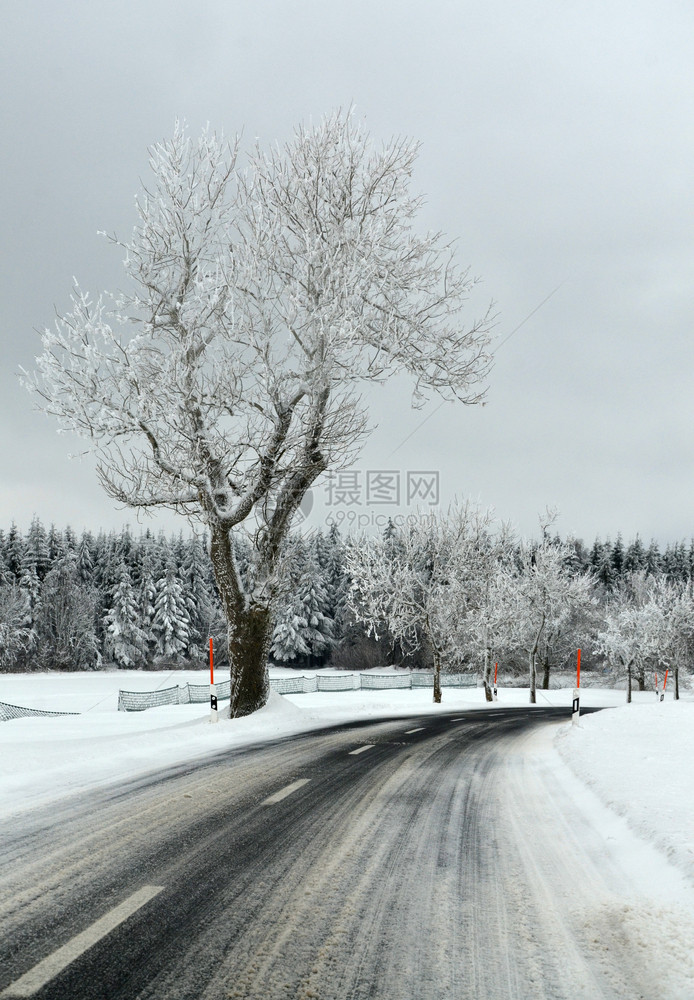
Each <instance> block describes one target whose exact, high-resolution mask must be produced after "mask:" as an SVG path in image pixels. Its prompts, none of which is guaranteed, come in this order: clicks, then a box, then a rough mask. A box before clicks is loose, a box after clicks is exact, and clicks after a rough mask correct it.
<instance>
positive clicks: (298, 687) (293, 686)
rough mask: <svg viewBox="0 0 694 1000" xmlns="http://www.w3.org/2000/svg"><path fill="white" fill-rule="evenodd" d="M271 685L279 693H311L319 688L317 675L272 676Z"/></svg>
mask: <svg viewBox="0 0 694 1000" xmlns="http://www.w3.org/2000/svg"><path fill="white" fill-rule="evenodd" d="M270 687H271V688H272V690H273V691H276V692H277V694H311V693H312V692H313V691H317V690H318V684H317V682H316V678H315V677H271V678H270Z"/></svg>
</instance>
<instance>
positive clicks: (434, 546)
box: [346, 503, 491, 702]
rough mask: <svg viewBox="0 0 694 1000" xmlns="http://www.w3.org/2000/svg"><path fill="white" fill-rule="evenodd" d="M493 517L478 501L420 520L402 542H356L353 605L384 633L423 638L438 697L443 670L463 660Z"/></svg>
mask: <svg viewBox="0 0 694 1000" xmlns="http://www.w3.org/2000/svg"><path fill="white" fill-rule="evenodd" d="M490 521H491V514H490V513H489V512H482V511H480V510H478V509H477V508H476V507H474V506H473V505H472V504H470V503H463V504H454V505H452V506H451V508H450V509H449V510H448V512H447V513H446V515H441V516H434V515H430V516H428V517H422V518H415V519H413V523H412V524H411V525H410V526H409V527H407V528H405V529H404V530H403V531H402V532H401V533H400V534H399V535H398V536H396V537H395V538H394V539H389V538H370V539H369V538H361V539H353V540H352V541H351V543H350V544H349V545H348V546H347V559H346V562H347V567H348V570H349V573H350V575H351V577H352V581H353V583H352V591H351V598H350V603H351V607H352V609H353V611H354V613H355V615H356V616H357V618H358V619H359V620H360V621H363V622H365V623H366V624H367V626H368V627H369V628H370V629H371V630H372V632H373V634H374V635H375V634H376V627H377V626H378V625H379V624H382V623H385V624H387V626H388V629H389V631H390V633H391V634H392V635H393V637H394V638H395V639H399V640H404V641H405V642H406V643H408V644H410V645H415V644H417V643H418V642H419V641H420V640H421V637H422V636H423V637H424V639H425V641H426V643H427V644H428V646H429V648H430V651H431V654H432V658H433V661H434V701H435V702H440V701H441V670H442V668H443V667H444V666H445V665H446V664H450V663H453V662H456V661H457V659H458V654H459V648H460V644H459V637H460V621H461V618H462V616H463V615H464V613H465V607H466V603H467V602H468V601H469V600H471V599H473V600H474V595H475V593H476V589H477V588H478V586H479V584H478V581H477V579H476V573H475V569H474V567H476V566H478V564H479V563H480V561H481V559H482V560H484V555H481V554H482V553H483V552H484V550H485V549H486V546H487V545H488V541H489V524H490Z"/></svg>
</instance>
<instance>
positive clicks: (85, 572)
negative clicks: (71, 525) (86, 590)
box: [76, 531, 94, 584]
mask: <svg viewBox="0 0 694 1000" xmlns="http://www.w3.org/2000/svg"><path fill="white" fill-rule="evenodd" d="M93 550H94V539H93V537H92V535H91V532H89V531H84V532H82V537H81V538H80V541H79V545H78V546H77V554H76V559H77V573H78V575H79V578H80V580H81V581H82V583H86V584H91V583H92V580H93V576H94V556H93V554H92V553H93Z"/></svg>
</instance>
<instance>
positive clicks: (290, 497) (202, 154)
mask: <svg viewBox="0 0 694 1000" xmlns="http://www.w3.org/2000/svg"><path fill="white" fill-rule="evenodd" d="M237 146H238V144H229V143H228V142H226V141H225V140H224V139H223V138H219V137H217V136H216V135H215V134H214V133H213V132H212V131H210V130H209V129H208V130H206V131H205V132H203V134H202V136H201V137H200V139H199V140H198V141H197V142H194V141H192V140H191V138H190V137H189V136H188V135H187V133H186V131H185V129H184V128H181V127H179V126H177V127H176V130H175V133H174V136H173V138H172V139H171V140H170V141H166V142H162V143H160V144H158V145H156V146H154V147H153V149H152V150H151V154H150V163H151V167H152V171H153V181H152V184H151V186H150V188H149V189H146V190H144V192H143V193H142V195H141V196H140V197H139V198H138V201H137V211H138V215H139V221H138V223H137V225H136V227H135V230H134V232H133V235H132V238H131V240H130V241H129V242H126V243H120V242H119V241H117V240H115V239H114V242H115V243H116V244H117V245H118V246H120V247H121V248H122V249H123V250H124V251H125V261H124V266H125V271H126V278H127V279H128V285H127V289H126V291H125V292H123V293H120V294H118V295H116V296H105V297H102V298H99V299H98V300H96V301H92V300H91V299H90V297H89V295H87V294H86V293H84V292H82V291H80V290H79V288H78V287H77V286H75V290H74V293H73V308H72V310H71V311H70V312H69V313H68V314H67V315H64V316H61V317H59V318H58V320H57V322H56V324H55V328H54V329H51V330H46V331H45V333H44V335H43V354H42V355H41V357H40V358H38V361H37V370H36V372H35V373H34V375H33V376H31V377H29V379H28V382H29V385H30V387H33V389H34V390H35V391H36V393H37V399H38V401H39V405H40V406H42V407H43V408H44V409H45V410H46V411H47V412H49V413H51V414H53V415H54V416H56V417H57V418H58V420H59V421H60V423H61V425H62V426H63V427H64V428H66V429H68V430H70V431H73V432H77V433H78V434H81V435H83V436H84V437H86V438H87V439H88V441H89V443H90V446H91V448H92V449H94V450H95V451H96V452H97V453H98V456H99V465H98V474H99V476H100V479H101V482H102V483H103V486H104V487H105V489H106V491H107V493H108V494H109V496H111V497H113V498H115V499H116V500H118V501H120V502H122V503H123V504H126V505H128V506H130V507H135V508H154V507H167V508H171V509H173V510H175V511H178V512H180V513H182V514H185V515H187V516H189V517H193V518H196V519H199V520H201V521H202V522H204V524H205V525H206V527H207V529H208V531H209V534H210V540H211V541H210V545H211V558H212V563H213V567H214V573H215V578H216V583H217V587H218V590H219V594H220V597H221V601H222V605H223V608H224V612H225V615H226V618H227V621H228V625H229V653H230V661H231V681H232V684H231V714H232V716H238V715H245V714H248V713H250V712H252V711H255V710H256V709H257V708H259V707H261V706H262V705H263V704H264V703H265V701H266V700H267V696H268V691H269V681H268V673H267V653H268V648H269V643H270V641H271V636H272V626H273V623H272V617H273V601H274V596H275V592H276V587H277V580H278V572H279V570H278V567H279V565H280V562H281V556H282V549H283V545H284V541H285V539H286V536H287V533H288V531H289V528H290V525H291V521H292V517H293V515H294V514H295V512H296V510H297V508H298V507H299V504H300V503H301V500H302V498H303V496H304V495H305V493H306V491H307V490H308V489H309V488H310V486H311V485H312V483H314V482H315V480H316V479H317V478H318V476H320V475H321V473H323V472H325V471H326V470H327V469H329V468H331V467H336V466H338V465H340V464H343V463H345V462H347V461H348V460H349V457H350V456H351V455H353V454H354V452H355V450H356V449H357V448H358V446H359V445H360V443H361V441H362V439H363V436H364V434H365V431H366V423H367V421H366V417H367V411H366V406H365V404H364V403H363V401H362V400H361V397H360V393H361V391H363V389H364V387H365V384H366V383H368V382H371V381H375V380H381V379H384V378H386V377H387V376H388V375H389V374H391V373H394V372H398V371H400V372H406V373H408V374H409V375H410V376H411V377H412V379H413V381H414V396H413V399H414V403H415V405H418V404H421V403H422V402H423V401H424V400H425V399H426V398H427V397H428V396H429V395H430V394H431V393H432V392H435V393H438V394H440V395H441V396H443V397H444V398H446V399H450V400H459V401H461V402H463V403H476V402H478V401H480V399H481V398H482V395H483V391H484V381H485V379H486V376H487V373H488V370H489V366H490V357H489V354H488V344H489V330H490V325H491V317H490V315H489V314H487V315H485V316H484V317H483V318H482V319H481V320H479V321H478V322H473V323H472V324H470V325H469V326H465V325H464V324H462V322H461V312H462V310H463V308H464V306H465V303H466V299H467V297H468V294H469V292H470V289H471V285H472V284H473V279H471V277H470V275H469V273H468V271H467V270H466V269H461V268H460V267H459V266H458V265H457V263H456V260H455V254H454V249H453V247H452V245H451V244H450V243H449V242H447V241H446V240H445V239H444V238H443V237H442V235H441V234H439V233H426V234H424V235H418V234H417V233H416V232H415V229H414V222H415V217H416V216H417V213H418V210H419V208H420V199H419V198H417V197H413V195H412V194H411V193H410V179H411V173H412V169H413V165H414V162H415V159H416V155H417V144H416V143H414V142H411V141H409V140H404V139H395V140H393V141H391V142H389V143H387V144H386V145H384V146H382V147H380V148H375V147H374V145H373V144H372V143H371V141H370V139H369V136H368V134H367V133H366V132H365V131H364V129H363V127H362V126H361V125H360V124H359V123H358V122H357V121H356V120H355V118H354V116H353V115H352V114H351V113H343V112H337V113H335V114H333V115H332V116H330V117H328V118H327V119H325V120H324V121H322V122H321V123H320V124H318V125H317V126H315V127H311V128H304V127H300V128H299V129H298V130H297V131H296V133H295V135H294V137H293V139H292V140H291V141H290V142H289V143H288V144H287V145H286V146H285V147H284V148H279V147H277V148H274V149H272V150H270V151H269V152H267V151H263V150H262V149H260V148H256V149H255V150H254V151H253V152H252V153H251V154H250V156H249V158H248V162H247V164H246V166H245V167H244V169H241V168H240V167H239V166H237ZM242 529H243V530H245V531H246V532H247V533H248V534H249V535H250V536H251V537H252V541H253V558H254V564H253V567H252V572H250V573H249V574H248V575H247V579H246V580H244V579H242V577H241V575H240V573H239V569H238V566H237V564H236V560H235V555H234V536H235V533H237V532H238V531H239V530H242Z"/></svg>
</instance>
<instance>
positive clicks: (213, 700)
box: [210, 636, 219, 722]
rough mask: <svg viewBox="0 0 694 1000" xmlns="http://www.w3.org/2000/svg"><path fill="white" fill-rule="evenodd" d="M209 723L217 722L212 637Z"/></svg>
mask: <svg viewBox="0 0 694 1000" xmlns="http://www.w3.org/2000/svg"><path fill="white" fill-rule="evenodd" d="M210 722H219V713H218V711H217V685H216V684H215V682H214V651H213V649H212V636H210Z"/></svg>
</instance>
